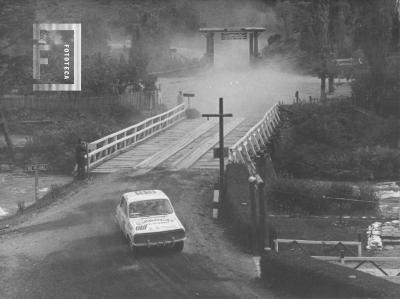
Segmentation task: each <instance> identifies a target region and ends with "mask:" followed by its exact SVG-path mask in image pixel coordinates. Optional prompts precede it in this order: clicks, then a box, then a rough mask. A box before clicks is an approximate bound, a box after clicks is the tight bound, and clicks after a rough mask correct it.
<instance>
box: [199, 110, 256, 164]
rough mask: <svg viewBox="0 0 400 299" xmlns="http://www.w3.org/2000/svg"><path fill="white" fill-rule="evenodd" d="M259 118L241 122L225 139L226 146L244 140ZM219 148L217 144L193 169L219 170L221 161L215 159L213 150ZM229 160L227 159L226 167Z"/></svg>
mask: <svg viewBox="0 0 400 299" xmlns="http://www.w3.org/2000/svg"><path fill="white" fill-rule="evenodd" d="M258 121H259V119H258V118H246V119H245V120H244V121H243V122H241V123H240V124H239V125H238V126H237V127H236V128H235V129H234V130H233V131H232V132H230V133H229V134H228V135H227V136H226V137H225V139H224V143H225V144H224V146H225V147H228V148H229V147H231V146H232V145H234V144H235V143H236V142H237V141H238V140H239V139H240V138H242V137H243V136H244V135H245V134H246V133H247V132H248V131H249V130H250V129H251V128H252V127H253V126H254V125H255V124H256V123H257V122H258ZM215 147H218V144H217V143H215V144H214V146H212V147H211V148H210V149H209V150H208V151H207V152H206V153H205V154H204V155H203V156H202V157H200V159H198V160H197V161H196V163H194V164H193V165H192V168H219V159H215V158H214V154H213V148H215ZM227 162H228V158H225V165H226V163H227Z"/></svg>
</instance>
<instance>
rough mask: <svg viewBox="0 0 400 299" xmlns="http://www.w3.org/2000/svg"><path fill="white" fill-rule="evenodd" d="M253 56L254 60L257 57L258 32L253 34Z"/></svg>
mask: <svg viewBox="0 0 400 299" xmlns="http://www.w3.org/2000/svg"><path fill="white" fill-rule="evenodd" d="M253 56H254V58H257V57H258V32H254V47H253Z"/></svg>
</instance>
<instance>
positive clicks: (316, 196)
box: [267, 179, 376, 215]
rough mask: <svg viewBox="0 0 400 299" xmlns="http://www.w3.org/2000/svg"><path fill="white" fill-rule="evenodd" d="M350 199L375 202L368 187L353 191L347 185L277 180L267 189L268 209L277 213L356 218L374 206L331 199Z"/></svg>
mask: <svg viewBox="0 0 400 299" xmlns="http://www.w3.org/2000/svg"><path fill="white" fill-rule="evenodd" d="M324 196H326V197H330V198H352V199H358V200H366V201H376V199H375V197H374V195H373V191H372V189H371V188H370V187H368V186H361V187H356V186H353V185H352V184H350V183H337V182H334V183H329V182H317V181H305V180H295V179H277V180H275V181H273V182H272V183H271V185H270V188H269V191H268V194H267V198H268V199H269V203H270V207H271V208H272V209H273V210H274V211H275V212H278V213H289V214H291V213H301V214H311V215H321V214H328V215H331V214H337V215H338V214H341V213H343V214H347V215H349V214H355V213H365V212H373V211H374V210H375V209H376V204H372V203H362V202H344V201H342V207H341V208H340V206H339V202H340V201H339V200H335V199H330V198H324Z"/></svg>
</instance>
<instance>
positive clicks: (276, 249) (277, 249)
mask: <svg viewBox="0 0 400 299" xmlns="http://www.w3.org/2000/svg"><path fill="white" fill-rule="evenodd" d="M274 244H275V246H274V248H275V252H278V251H279V243H278V237H277V238H276V239H275V240H274Z"/></svg>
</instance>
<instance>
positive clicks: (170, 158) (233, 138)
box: [92, 118, 257, 173]
mask: <svg viewBox="0 0 400 299" xmlns="http://www.w3.org/2000/svg"><path fill="white" fill-rule="evenodd" d="M256 122H257V118H247V119H244V118H233V119H229V120H227V121H226V123H225V128H224V135H225V146H226V147H230V146H232V145H233V144H234V143H235V142H237V141H238V140H239V139H240V138H241V137H242V136H244V135H245V134H246V133H247V131H248V130H249V129H250V128H251V127H252V126H254V124H255V123H256ZM217 123H218V122H217V120H216V119H211V120H209V121H207V120H205V119H204V118H197V119H185V120H183V121H181V122H179V123H177V124H176V125H174V126H172V127H171V128H169V129H168V130H166V131H163V132H160V133H159V134H158V135H156V136H154V137H152V138H150V139H148V140H146V141H143V143H140V144H138V145H136V146H134V147H132V148H131V149H130V150H128V151H127V152H125V153H122V154H120V155H119V156H116V157H114V158H112V159H110V160H108V161H106V162H105V163H103V164H101V165H99V166H98V167H96V168H95V169H93V170H92V172H93V173H112V172H116V171H119V170H125V169H131V168H136V169H147V170H150V169H153V168H155V167H157V166H161V167H163V168H168V169H183V168H189V167H192V168H218V167H219V160H218V159H214V157H213V148H215V147H218V138H219V134H218V125H217Z"/></svg>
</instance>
